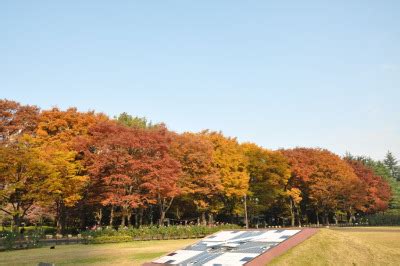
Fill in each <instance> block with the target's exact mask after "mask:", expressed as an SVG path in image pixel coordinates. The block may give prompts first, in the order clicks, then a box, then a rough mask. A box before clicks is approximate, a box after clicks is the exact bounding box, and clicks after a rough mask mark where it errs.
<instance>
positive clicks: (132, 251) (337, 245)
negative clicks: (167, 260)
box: [0, 227, 400, 266]
mask: <svg viewBox="0 0 400 266" xmlns="http://www.w3.org/2000/svg"><path fill="white" fill-rule="evenodd" d="M196 241H198V239H186V240H160V241H136V242H129V243H118V244H98V245H61V246H56V249H49V247H44V248H39V249H30V250H18V251H7V252H1V253H0V265H37V264H38V263H39V262H41V261H42V262H52V263H56V265H87V264H91V265H141V264H142V263H144V262H147V261H151V260H152V259H154V258H157V257H159V256H161V255H163V254H166V253H168V252H170V251H173V250H175V249H178V248H181V247H184V246H187V245H189V244H191V243H193V242H196ZM271 265H352V266H353V265H400V227H365V228H361V227H357V228H339V229H321V230H320V231H319V232H318V233H317V234H316V235H314V236H312V237H311V238H310V239H308V240H306V241H304V242H303V243H301V244H300V245H298V246H296V247H294V248H292V249H291V250H289V251H288V252H286V253H285V254H283V255H282V256H280V257H278V258H276V259H275V260H273V261H272V262H271Z"/></svg>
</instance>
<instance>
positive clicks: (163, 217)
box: [158, 210, 165, 226]
mask: <svg viewBox="0 0 400 266" xmlns="http://www.w3.org/2000/svg"><path fill="white" fill-rule="evenodd" d="M164 220H165V211H163V210H160V220H159V221H158V225H159V226H164Z"/></svg>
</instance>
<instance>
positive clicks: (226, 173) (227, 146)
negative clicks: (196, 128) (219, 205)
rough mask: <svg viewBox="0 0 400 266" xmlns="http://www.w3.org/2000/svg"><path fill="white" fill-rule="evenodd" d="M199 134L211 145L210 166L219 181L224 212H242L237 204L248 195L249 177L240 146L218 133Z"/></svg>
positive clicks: (204, 132) (234, 140)
mask: <svg viewBox="0 0 400 266" xmlns="http://www.w3.org/2000/svg"><path fill="white" fill-rule="evenodd" d="M201 134H202V135H203V136H204V137H206V138H207V139H208V140H209V141H211V143H212V144H213V149H214V152H213V157H212V166H213V167H214V168H216V169H217V172H218V175H219V176H220V179H221V184H222V187H223V196H224V198H223V199H224V201H225V204H224V205H225V209H226V211H227V212H228V213H230V214H233V213H236V214H238V213H239V212H243V209H242V205H241V204H239V203H240V202H241V201H242V200H243V199H244V197H245V196H246V195H247V193H248V189H249V179H250V177H249V174H248V172H247V163H248V162H247V158H246V156H245V155H244V153H243V150H242V148H241V146H240V145H239V143H238V142H237V140H236V139H235V138H229V137H225V136H224V135H222V133H219V132H209V131H203V132H202V133H201Z"/></svg>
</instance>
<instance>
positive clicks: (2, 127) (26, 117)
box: [0, 99, 39, 143]
mask: <svg viewBox="0 0 400 266" xmlns="http://www.w3.org/2000/svg"><path fill="white" fill-rule="evenodd" d="M38 116H39V108H38V107H36V106H30V105H21V104H19V103H17V102H14V101H9V100H1V99H0V142H3V143H4V142H8V141H12V140H16V139H17V138H18V137H19V136H22V135H23V134H28V135H31V134H32V133H33V132H34V131H35V130H36V126H37V123H38Z"/></svg>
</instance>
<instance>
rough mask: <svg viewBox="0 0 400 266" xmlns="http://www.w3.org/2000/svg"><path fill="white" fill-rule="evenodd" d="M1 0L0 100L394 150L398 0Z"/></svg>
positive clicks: (269, 141) (262, 137) (278, 140)
mask: <svg viewBox="0 0 400 266" xmlns="http://www.w3.org/2000/svg"><path fill="white" fill-rule="evenodd" d="M275 2H276V3H278V2H279V4H273V3H272V1H232V0H231V1H204V0H202V1H99V0H96V1H11V0H10V1H1V2H0V98H8V99H13V100H17V101H20V102H22V103H24V104H36V105H38V106H40V107H42V108H48V107H51V106H55V105H56V106H59V107H61V108H66V107H68V106H77V107H78V108H79V109H80V110H88V109H95V110H97V111H102V112H104V113H106V114H108V115H110V116H113V115H115V114H118V113H121V112H124V111H126V112H128V113H130V114H133V115H139V116H146V117H148V118H149V119H151V120H152V121H154V122H160V121H163V122H165V123H166V124H167V125H168V126H169V127H170V128H171V129H172V130H176V131H185V130H189V131H198V130H201V129H205V128H210V129H212V130H222V131H223V132H224V133H225V134H226V135H230V136H237V137H238V139H239V140H240V141H253V142H256V143H258V144H260V145H262V146H264V147H267V148H271V149H276V148H279V147H285V148H288V147H295V146H309V147H324V148H328V149H330V150H332V151H334V152H336V153H338V154H344V152H345V151H351V152H352V153H355V154H366V155H370V156H372V157H374V158H381V157H383V156H384V154H385V153H386V151H387V150H388V149H390V150H392V151H393V152H394V153H395V154H396V155H397V156H398V157H400V107H399V104H398V103H399V97H400V15H399V14H400V1H365V0H364V1H322V0H320V1H275Z"/></svg>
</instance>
